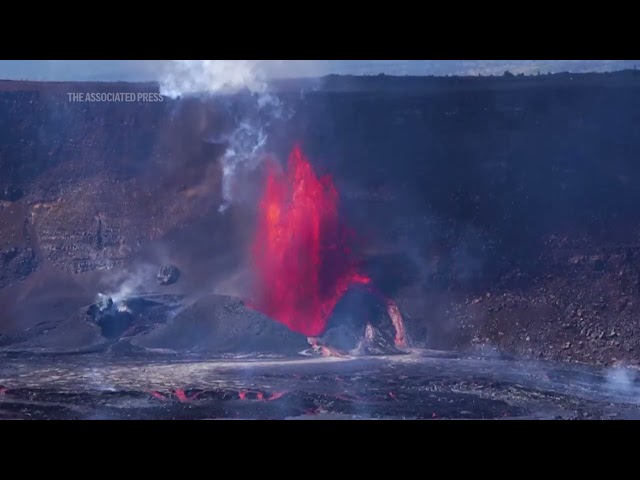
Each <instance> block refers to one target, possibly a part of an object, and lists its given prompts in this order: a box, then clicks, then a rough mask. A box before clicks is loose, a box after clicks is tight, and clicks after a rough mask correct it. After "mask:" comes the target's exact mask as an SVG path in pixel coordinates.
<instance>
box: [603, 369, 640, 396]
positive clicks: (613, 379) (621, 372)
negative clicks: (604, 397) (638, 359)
mask: <svg viewBox="0 0 640 480" xmlns="http://www.w3.org/2000/svg"><path fill="white" fill-rule="evenodd" d="M637 376H638V374H637V372H636V371H634V370H631V369H628V368H622V367H615V368H610V369H609V370H607V372H606V386H607V388H608V389H609V390H610V391H611V392H612V393H616V394H619V395H625V396H626V395H633V394H634V393H636V395H637V393H638V387H637V386H636V385H635V381H636V377H637Z"/></svg>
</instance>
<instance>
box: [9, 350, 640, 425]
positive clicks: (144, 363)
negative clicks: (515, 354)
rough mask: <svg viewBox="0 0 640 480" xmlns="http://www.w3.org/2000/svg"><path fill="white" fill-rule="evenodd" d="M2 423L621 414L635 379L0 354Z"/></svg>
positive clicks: (515, 368)
mask: <svg viewBox="0 0 640 480" xmlns="http://www.w3.org/2000/svg"><path fill="white" fill-rule="evenodd" d="M1 365H2V367H0V382H1V384H2V385H4V387H3V388H2V389H1V390H0V418H3V419H9V418H11V419H432V420H437V419H510V418H543V419H616V418H618V419H625V418H628V419H632V418H636V419H637V418H640V405H638V403H637V401H638V393H639V392H640V384H639V383H638V382H637V381H635V380H631V381H629V382H627V383H624V384H622V383H620V382H614V381H612V380H611V379H612V378H613V377H612V376H611V375H608V374H607V373H606V372H603V371H599V370H595V369H587V368H581V367H567V366H564V367H562V366H560V365H554V364H550V363H517V362H512V361H505V360H499V359H474V358H464V357H458V356H455V355H451V354H444V353H441V352H429V351H413V352H412V353H411V355H409V356H393V357H387V358H383V357H376V358H369V359H367V358H359V359H349V360H346V359H334V358H329V359H327V358H323V359H307V360H304V359H302V360H301V359H295V358H264V357H263V358H259V357H253V358H252V359H244V360H243V359H238V358H237V356H235V357H230V358H226V359H225V358H218V359H212V358H197V357H191V358H185V357H182V358H181V359H172V358H167V356H161V355H157V354H156V355H151V354H148V353H147V354H144V355H129V356H128V358H127V357H126V356H124V357H123V356H122V355H119V356H110V357H109V356H104V355H101V356H95V355H94V356H92V355H75V356H69V355H66V356H49V357H47V356H39V357H34V356H33V355H31V356H22V355H15V354H14V355H11V356H6V355H4V356H3V358H2V364H1Z"/></svg>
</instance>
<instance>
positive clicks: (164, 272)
mask: <svg viewBox="0 0 640 480" xmlns="http://www.w3.org/2000/svg"><path fill="white" fill-rule="evenodd" d="M157 279H158V283H159V284H160V285H163V286H165V285H173V284H174V283H176V282H177V281H178V280H179V279H180V270H178V267H176V266H175V265H164V266H162V267H160V270H159V271H158V275H157Z"/></svg>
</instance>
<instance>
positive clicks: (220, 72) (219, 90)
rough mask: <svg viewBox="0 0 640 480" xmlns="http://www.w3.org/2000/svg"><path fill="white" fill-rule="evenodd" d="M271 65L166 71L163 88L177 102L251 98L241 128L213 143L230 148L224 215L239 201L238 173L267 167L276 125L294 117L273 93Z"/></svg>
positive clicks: (177, 66) (206, 65)
mask: <svg viewBox="0 0 640 480" xmlns="http://www.w3.org/2000/svg"><path fill="white" fill-rule="evenodd" d="M267 65H268V62H267V61H264V60H262V61H260V60H173V61H171V62H169V63H168V64H167V67H166V69H165V75H164V77H163V81H162V82H161V88H160V89H161V93H162V94H163V95H165V96H168V97H171V98H179V97H182V96H189V95H197V96H212V95H219V94H237V93H240V94H242V93H244V94H248V95H249V97H250V101H249V103H248V105H247V108H246V109H245V111H244V112H243V113H242V115H241V118H239V119H238V120H237V125H236V127H235V130H233V131H232V132H231V133H230V134H228V135H225V137H224V138H221V139H210V140H212V141H223V142H225V143H226V144H227V149H226V152H225V154H224V155H223V157H222V159H221V164H222V175H223V176H222V197H223V202H224V203H223V204H222V206H221V207H220V210H221V211H224V210H225V209H226V208H227V207H228V206H229V204H231V203H233V202H234V200H235V195H234V188H235V182H236V179H237V177H238V175H239V174H241V173H243V172H247V171H252V170H254V169H255V168H256V167H257V166H258V165H260V163H262V160H263V159H264V157H265V153H266V152H265V148H266V145H267V138H268V133H267V132H268V128H269V126H270V125H271V123H272V122H273V121H274V120H277V119H283V118H285V117H286V118H288V117H290V115H291V112H286V109H285V108H284V105H283V103H282V102H281V101H280V99H279V98H278V97H276V96H274V95H273V94H271V93H269V92H268V89H267V82H266V77H267V72H266V70H267V68H266V67H267Z"/></svg>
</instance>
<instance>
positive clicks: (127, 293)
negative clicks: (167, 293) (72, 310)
mask: <svg viewBox="0 0 640 480" xmlns="http://www.w3.org/2000/svg"><path fill="white" fill-rule="evenodd" d="M156 272H157V267H154V266H152V265H139V266H137V267H136V268H135V269H133V270H130V271H118V272H114V273H112V274H111V275H110V276H109V277H108V278H106V279H105V282H106V283H107V285H108V286H107V288H106V289H105V293H99V294H98V296H97V298H96V301H97V302H101V301H103V300H105V299H107V298H110V299H111V300H113V303H114V305H115V306H116V307H119V306H120V305H121V304H122V302H123V301H125V300H127V299H128V298H129V297H131V296H132V295H136V294H140V293H143V292H144V290H145V286H146V287H147V288H148V287H149V285H151V284H152V283H153V281H154V280H155V273H156Z"/></svg>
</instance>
